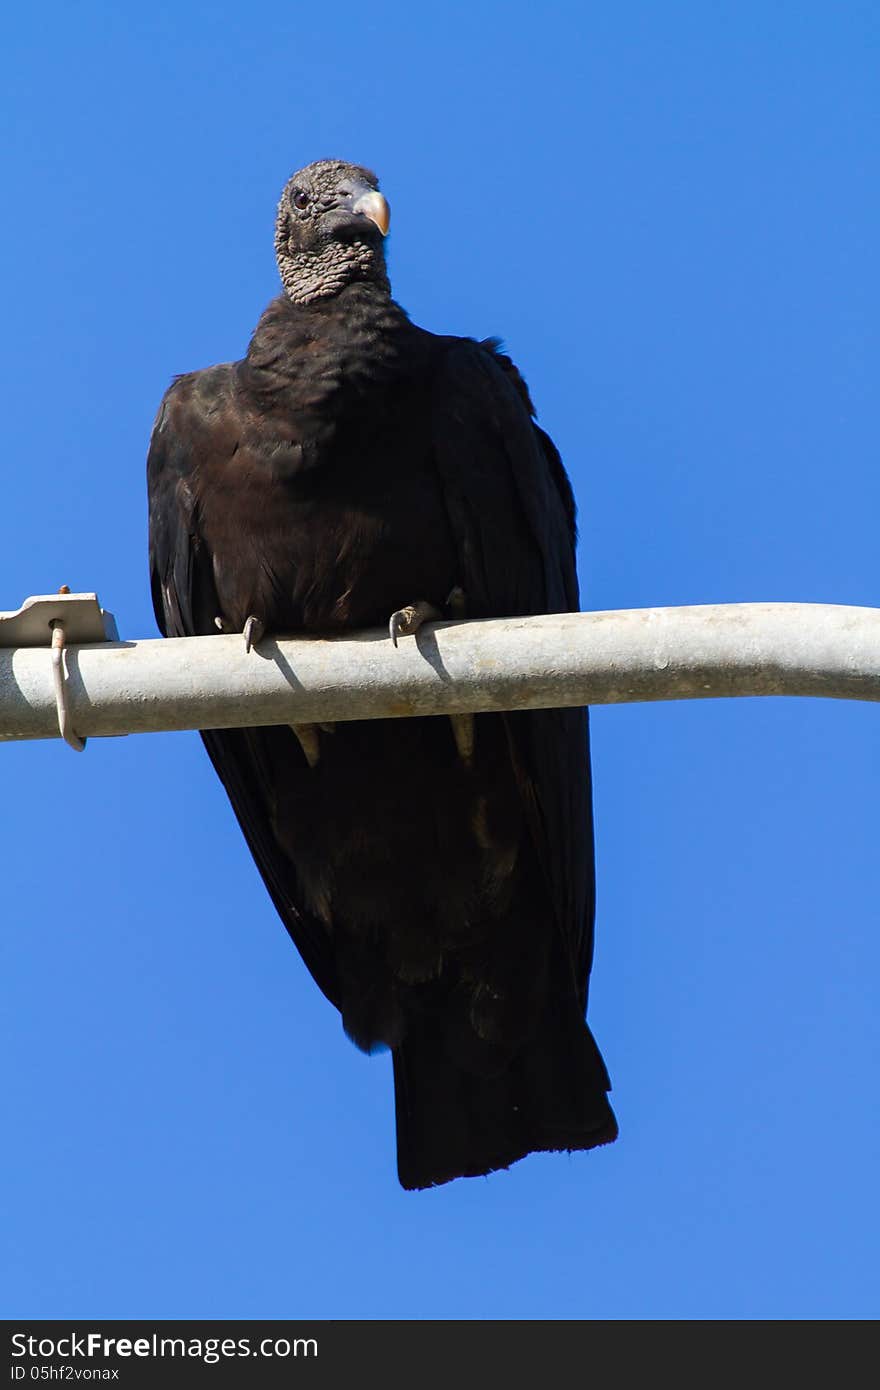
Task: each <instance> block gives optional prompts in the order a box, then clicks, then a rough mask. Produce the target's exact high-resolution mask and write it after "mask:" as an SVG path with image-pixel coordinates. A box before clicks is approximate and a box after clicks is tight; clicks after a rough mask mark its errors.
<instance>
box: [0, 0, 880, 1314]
mask: <svg viewBox="0 0 880 1390" xmlns="http://www.w3.org/2000/svg"><path fill="white" fill-rule="evenodd" d="M4 30H5V32H4V58H3V82H2V84H0V119H2V128H3V130H4V139H3V150H4V153H3V156H2V169H3V174H2V182H3V189H4V195H5V196H4V202H5V206H6V215H5V216H4V218H3V219H2V220H0V286H2V290H0V293H2V304H3V319H4V332H3V334H2V340H0V354H2V370H0V383H2V397H3V422H4V465H5V467H4V485H3V507H2V512H0V581H2V582H0V608H16V607H17V606H18V604H19V602H20V601H21V600H22V599H23V598H24V597H25V596H26V595H28V594H33V593H41V592H49V591H51V590H53V589H56V588H57V587H58V585H60V584H62V583H67V584H69V585H70V586H71V588H73V589H74V590H92V589H94V590H97V591H98V593H99V595H100V598H101V600H102V602H103V603H104V605H105V606H106V607H108V608H110V609H112V610H113V611H114V612H115V614H116V616H117V620H118V623H119V629H120V633H121V635H123V636H124V637H128V638H136V637H148V636H153V635H155V628H154V624H153V619H152V614H151V610H150V606H149V590H148V582H147V570H146V513H145V487H144V457H145V452H146V446H147V440H148V436H149V431H150V426H151V423H152V419H153V415H154V413H155V410H156V406H157V404H158V401H159V398H160V397H161V395H162V392H163V390H164V389H165V386H166V385H167V383H168V381H169V379H170V377H171V375H172V374H174V373H176V372H180V371H185V370H189V369H192V368H195V367H199V366H204V365H208V364H209V363H211V362H215V361H222V360H226V359H229V358H232V357H235V356H238V355H240V354H241V352H242V351H243V349H244V347H245V345H246V343H247V339H248V335H249V333H250V331H251V329H252V327H253V325H254V323H255V321H256V319H257V317H258V315H259V313H260V311H261V309H262V307H263V305H264V304H265V303H266V301H267V300H268V299H269V298H270V297H271V296H272V295H273V294H274V293H275V291H276V275H275V269H274V264H273V258H272V225H273V218H274V209H275V203H276V199H277V196H278V193H279V191H280V189H281V187H282V185H283V184H284V182H285V180H286V178H287V176H288V175H289V173H290V172H291V171H292V170H293V169H294V168H296V167H298V166H300V165H302V164H304V163H307V162H309V161H310V160H312V159H315V158H319V157H323V156H327V155H332V156H339V157H343V158H347V159H351V160H354V161H357V162H360V163H364V164H367V165H370V166H371V167H373V168H375V169H376V170H377V171H378V172H379V174H380V177H381V180H382V184H383V188H384V189H385V191H386V193H387V195H388V197H389V199H390V201H391V204H392V210H393V223H392V236H391V243H390V258H391V271H392V281H393V285H394V290H395V293H396V296H397V298H398V299H399V300H400V301H401V303H403V304H404V306H405V307H406V308H407V309H408V310H409V311H410V313H411V314H412V316H413V317H414V318H415V319H416V321H417V322H419V323H421V324H423V325H424V326H425V327H428V328H431V329H434V330H436V331H440V332H460V333H465V334H474V335H476V336H485V335H487V334H491V333H495V334H499V335H501V336H502V337H503V338H504V340H505V341H506V343H507V345H508V348H509V350H510V351H511V352H512V354H513V356H514V358H515V359H516V361H517V362H518V363H519V365H520V367H521V368H522V370H523V372H524V374H525V376H526V378H527V379H528V381H529V384H530V386H531V388H532V392H533V395H534V397H535V399H536V402H537V404H538V408H539V412H540V417H541V421H542V423H543V424H544V426H545V427H546V428H547V429H548V430H549V431H550V432H551V433H552V434H553V436H554V438H555V439H556V441H557V443H558V445H559V447H560V449H561V451H562V454H563V456H564V458H565V460H566V462H567V465H568V467H569V470H570V472H571V475H572V478H573V481H574V484H575V487H576V491H577V494H578V498H579V503H580V517H581V538H582V539H581V552H580V566H581V575H582V582H583V591H584V606H586V607H593V608H618V607H621V608H622V607H635V606H649V605H654V604H685V603H704V602H725V601H730V602H733V601H746V600H762V599H763V600H817V601H826V602H834V603H852V604H871V605H874V604H877V603H878V601H880V557H878V553H877V540H876V537H877V515H878V507H880V484H878V468H877V465H878V461H880V458H878V456H880V449H878V424H877V407H876V381H877V367H878V346H880V344H878V323H880V302H878V300H880V294H878V288H880V276H878V268H877V247H878V245H880V194H878V174H880V169H878V163H880V161H878V146H877V138H876V136H877V129H878V123H880V110H878V108H880V83H878V80H877V73H878V59H880V16H878V11H877V8H876V6H875V5H873V4H868V3H864V4H859V3H849V2H848V0H844V3H841V4H836V5H828V4H819V3H811V0H800V2H799V3H788V2H787V0H777V3H774V4H772V5H768V4H766V3H765V0H741V3H736V4H734V3H723V2H722V3H718V4H713V5H704V4H698V3H696V0H690V3H681V0H678V2H676V0H667V2H666V3H664V4H662V5H660V4H648V3H636V2H635V0H634V2H633V3H624V4H618V5H611V4H609V3H605V4H601V5H600V4H596V3H593V0H586V3H583V4H577V5H575V4H571V5H563V4H553V3H550V4H548V5H546V6H544V7H541V8H540V10H539V9H536V8H535V7H534V6H525V5H517V4H513V5H511V4H504V5H502V4H495V3H485V4H469V5H459V4H456V3H452V4H448V5H446V6H444V7H443V8H442V10H440V9H438V10H436V11H435V12H432V13H430V14H429V13H427V12H425V10H424V8H423V7H421V6H412V5H404V4H402V3H391V4H381V3H377V4H373V5H369V6H366V5H356V4H353V3H351V0H338V3H337V4H335V5H334V6H332V7H327V6H324V7H315V6H305V5H298V4H290V5H287V6H284V7H282V6H280V5H275V4H267V3H263V0H253V3H251V4H249V5H247V6H240V5H235V6H233V5H230V4H227V3H217V4H211V5H207V4H205V5H200V4H194V3H188V2H187V0H178V3H175V4H173V5H172V4H163V3H158V4H153V5H151V6H150V7H149V11H148V12H147V11H146V10H138V11H135V9H134V8H133V7H128V6H119V5H110V4H106V5H102V4H97V3H67V4H64V5H60V4H58V3H57V2H56V0H50V3H48V4H47V5H44V6H42V7H40V8H39V9H38V10H32V11H30V12H28V13H25V12H24V11H23V10H21V9H19V10H18V11H17V12H16V13H15V15H14V16H13V15H11V16H9V17H7V19H6V22H5V25H4ZM593 728H594V769H595V780H596V817H597V829H598V870H599V917H598V946H597V954H596V964H595V969H594V976H593V981H594V983H593V987H592V995H591V1015H590V1017H591V1023H592V1025H593V1029H594V1032H595V1034H596V1036H597V1038H598V1040H599V1042H600V1045H601V1046H602V1049H603V1052H604V1054H605V1056H606V1059H607V1061H608V1065H609V1068H610V1070H611V1074H612V1079H613V1082H614V1096H613V1099H614V1104H615V1108H616V1111H617V1114H618V1118H619V1121H620V1125H621V1138H620V1139H619V1141H618V1143H617V1144H616V1145H614V1146H612V1147H611V1148H608V1149H605V1150H602V1151H600V1152H596V1153H592V1154H587V1155H576V1156H573V1157H571V1158H569V1157H566V1156H560V1157H554V1156H539V1157H532V1158H529V1159H527V1160H525V1161H524V1162H523V1163H520V1164H518V1165H517V1166H516V1167H515V1168H514V1169H512V1170H511V1171H510V1172H509V1173H507V1174H504V1173H502V1174H498V1175H496V1176H494V1177H492V1178H491V1179H487V1180H482V1179H481V1180H471V1181H466V1182H458V1183H455V1184H452V1185H451V1186H448V1187H445V1188H442V1189H438V1190H436V1191H433V1192H428V1193H423V1194H405V1193H403V1192H402V1191H401V1190H400V1189H399V1187H398V1186H397V1181H396V1177H395V1171H394V1134H393V1106H392V1088H391V1074H390V1061H389V1059H388V1057H387V1056H385V1057H378V1058H375V1059H372V1060H368V1059H366V1058H364V1057H363V1056H361V1055H360V1054H359V1053H358V1052H356V1050H355V1049H354V1048H353V1047H352V1046H351V1044H350V1043H348V1041H347V1040H346V1038H345V1036H344V1035H343V1033H342V1030H341V1027H340V1024H339V1020H338V1017H337V1015H336V1014H335V1012H334V1011H333V1010H332V1009H331V1008H330V1006H329V1005H328V1004H327V1003H326V1001H325V1000H324V999H323V998H322V997H321V996H320V994H319V993H318V991H317V989H316V988H315V986H314V985H313V983H312V981H311V980H310V978H309V977H308V975H307V973H306V971H305V969H304V967H303V966H302V965H301V963H300V961H299V959H298V957H297V955H296V953H295V951H294V949H293V947H292V946H291V945H290V943H289V941H288V939H287V937H286V934H285V933H284V931H283V929H282V927H281V925H280V923H279V922H278V921H277V919H276V917H275V916H274V913H273V910H272V907H271V905H270V903H269V900H268V897H267V896H266V894H265V892H264V890H263V888H262V885H261V883H260V880H259V878H258V875H257V873H256V870H255V869H254V867H253V865H252V863H251V861H250V858H249V856H248V853H247V850H246V848H245V846H244V843H243V841H242V839H241V837H240V835H239V832H238V830H237V827H236V825H235V823H234V820H233V817H232V813H231V811H230V810H229V808H228V806H227V804H226V801H225V797H224V795H223V792H222V789H221V788H220V786H219V783H218V782H217V781H216V779H215V777H214V774H213V772H212V771H211V768H210V767H209V765H208V762H207V758H206V757H205V755H204V753H203V751H202V748H201V745H200V743H199V740H198V737H197V735H195V734H179V735H162V736H151V737H131V738H127V739H118V740H106V741H101V740H92V741H91V742H90V744H89V747H88V749H87V750H86V752H85V753H84V754H82V755H76V754H73V753H72V752H70V750H68V749H67V748H66V747H64V746H63V745H61V744H58V743H46V744H38V743H32V744H19V745H9V746H6V747H3V748H2V749H0V761H2V764H3V770H4V777H3V787H4V804H5V808H6V813H5V815H4V817H3V857H2V863H3V870H2V874H3V903H4V911H3V919H4V921H3V928H4V929H3V933H2V954H3V962H2V974H0V978H2V994H3V1010H2V1040H0V1057H2V1070H3V1077H2V1090H3V1095H4V1108H5V1110H6V1114H7V1128H6V1137H5V1140H4V1143H3V1146H2V1152H0V1191H2V1192H3V1206H4V1215H3V1227H4V1232H5V1234H6V1236H7V1237H8V1239H7V1242H6V1244H7V1254H6V1257H5V1259H4V1262H3V1267H2V1272H0V1311H2V1313H3V1315H4V1316H6V1317H43V1318H51V1317H78V1318H85V1317H89V1318H93V1317H106V1318H109V1317H117V1318H124V1317H143V1318H150V1317H173V1318H183V1317H209V1318H247V1317H287V1316H290V1317H322V1318H352V1317H355V1318H357V1317H362V1318H408V1319H409V1318H441V1319H447V1318H566V1319H568V1318H588V1319H605V1318H613V1319H620V1318H700V1319H702V1318H735V1319H739V1318H858V1317H871V1316H876V1314H877V1312H878V1298H877V1287H876V1269H877V1236H878V1212H877V1204H876V1171H877V1150H878V1134H880V1130H878V1104H877V1065H876V1059H877V1056H878V1049H877V1043H878V1039H877V1015H876V1006H875V995H876V990H875V987H874V981H875V980H876V978H877V974H878V969H880V933H878V921H877V918H878V911H877V904H878V898H880V864H878V854H877V778H878V754H880V725H878V715H877V711H876V709H874V708H873V707H870V706H867V705H865V706H858V705H855V704H844V703H836V702H834V703H833V702H830V701H829V702H822V701H793V700H789V701H776V702H771V701H757V700H739V701H718V702H688V703H685V704H679V705H655V706H630V707H625V708H616V709H602V710H598V711H596V713H595V715H594V723H593Z"/></svg>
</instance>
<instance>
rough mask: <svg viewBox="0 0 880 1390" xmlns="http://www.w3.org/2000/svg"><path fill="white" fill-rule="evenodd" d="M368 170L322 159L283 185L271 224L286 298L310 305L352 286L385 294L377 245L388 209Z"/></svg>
mask: <svg viewBox="0 0 880 1390" xmlns="http://www.w3.org/2000/svg"><path fill="white" fill-rule="evenodd" d="M377 183H378V180H377V178H376V175H375V174H372V173H370V170H369V169H361V168H360V167H359V166H358V165H357V164H345V163H344V162H343V161H342V160H339V159H322V160H319V162H318V163H317V164H309V165H307V166H306V168H305V169H300V170H299V172H298V173H296V174H294V175H293V177H292V178H290V179H288V181H287V183H286V184H285V187H284V192H283V193H282V195H281V202H280V203H279V204H278V216H277V218H276V220H275V255H276V258H277V260H278V269H279V271H280V272H281V280H282V283H283V285H284V288H285V290H286V292H287V295H288V297H289V298H290V299H292V300H293V302H294V303H295V304H311V303H312V302H314V301H315V300H318V299H326V298H327V297H328V296H330V295H334V294H338V293H339V291H340V290H341V289H342V288H343V287H344V286H345V285H348V284H350V283H351V282H352V281H353V280H372V281H373V282H374V283H376V284H378V285H381V286H382V287H383V288H386V289H387V288H388V277H387V274H386V271H385V252H384V250H383V246H382V239H383V237H384V236H385V235H386V233H387V231H388V222H389V217H390V213H389V208H388V204H387V203H386V201H385V199H384V198H383V197H382V194H381V193H380V192H379V189H378V187H377Z"/></svg>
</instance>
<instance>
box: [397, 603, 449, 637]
mask: <svg viewBox="0 0 880 1390" xmlns="http://www.w3.org/2000/svg"><path fill="white" fill-rule="evenodd" d="M439 617H440V614H439V613H438V612H437V609H436V608H435V607H434V605H433V603H425V602H421V603H409V604H407V606H406V608H398V609H397V611H396V612H395V613H392V614H391V617H390V619H389V620H388V636H389V637H390V638H391V641H392V642H393V643H394V645H395V647H396V646H397V639H398V637H412V636H413V634H414V633H416V632H418V630H419V628H420V627H421V625H422V623H426V622H429V621H430V620H431V619H433V618H439Z"/></svg>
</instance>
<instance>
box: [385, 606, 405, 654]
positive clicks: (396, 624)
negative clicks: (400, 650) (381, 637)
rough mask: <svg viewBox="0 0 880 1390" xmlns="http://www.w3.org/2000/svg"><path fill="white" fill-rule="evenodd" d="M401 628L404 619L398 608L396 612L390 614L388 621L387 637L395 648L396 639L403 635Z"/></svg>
mask: <svg viewBox="0 0 880 1390" xmlns="http://www.w3.org/2000/svg"><path fill="white" fill-rule="evenodd" d="M403 628H404V617H403V613H402V611H401V610H400V609H399V608H398V610H397V612H396V613H392V614H391V617H390V618H389V619H388V636H389V637H390V638H391V640H392V642H393V643H394V645H395V647H396V646H397V639H398V637H400V636H401V635H402V634H403Z"/></svg>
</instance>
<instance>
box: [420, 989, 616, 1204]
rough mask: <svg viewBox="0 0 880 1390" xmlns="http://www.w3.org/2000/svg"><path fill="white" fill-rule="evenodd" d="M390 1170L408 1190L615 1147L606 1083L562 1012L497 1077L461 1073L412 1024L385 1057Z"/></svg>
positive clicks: (433, 1035)
mask: <svg viewBox="0 0 880 1390" xmlns="http://www.w3.org/2000/svg"><path fill="white" fill-rule="evenodd" d="M393 1057H394V1093H395V1102H396V1108H397V1169H398V1175H399V1177H400V1182H401V1185H402V1186H403V1187H405V1188H408V1189H413V1188H423V1187H432V1186H434V1185H435V1184H439V1183H444V1182H450V1181H451V1180H452V1179H453V1178H460V1177H478V1176H481V1175H483V1174H486V1173H491V1172H493V1171H494V1170H496V1169H498V1168H507V1167H509V1165H510V1164H511V1163H515V1162H516V1161H517V1159H520V1158H524V1157H525V1156H526V1155H527V1154H530V1153H537V1152H543V1151H556V1152H558V1151H560V1150H563V1151H564V1150H568V1151H571V1150H576V1149H592V1148H596V1147H597V1146H598V1145H600V1144H610V1143H611V1142H612V1141H613V1140H614V1139H615V1138H616V1137H617V1122H616V1120H615V1118H614V1112H613V1111H612V1109H611V1106H610V1105H609V1103H608V1098H607V1094H606V1093H607V1091H608V1090H609V1088H610V1083H609V1081H608V1074H607V1072H606V1070H605V1065H604V1063H603V1061H602V1058H601V1056H600V1053H599V1049H598V1048H597V1046H596V1044H595V1042H594V1041H593V1037H592V1034H591V1033H590V1031H589V1029H588V1028H587V1026H586V1024H585V1023H584V1022H583V1020H582V1019H581V1017H580V1013H579V1010H578V1008H577V1006H576V1004H575V1003H574V1001H572V1003H571V1007H570V1008H568V1009H562V1010H560V1011H558V1012H555V1013H551V1012H550V1011H548V1013H547V1015H545V1017H544V1019H543V1020H542V1027H541V1028H540V1029H539V1030H538V1031H537V1033H536V1034H535V1036H533V1038H532V1039H530V1040H529V1041H528V1042H527V1043H526V1044H525V1046H524V1047H523V1048H522V1050H521V1051H519V1052H518V1053H517V1054H516V1055H515V1056H514V1058H513V1059H512V1060H511V1061H510V1063H509V1065H508V1066H507V1067H506V1068H505V1069H504V1070H503V1071H501V1072H500V1073H499V1074H497V1075H494V1076H492V1075H489V1076H487V1075H485V1074H475V1073H474V1072H471V1071H466V1070H464V1069H463V1068H462V1066H461V1065H460V1063H457V1062H456V1061H455V1060H454V1059H453V1058H452V1057H450V1055H449V1051H448V1048H447V1043H446V1039H445V1037H444V1034H443V1031H442V1028H441V1026H440V1025H439V1024H438V1023H437V1022H436V1021H435V1020H434V1019H432V1018H422V1019H419V1020H418V1022H414V1026H412V1027H411V1028H410V1031H409V1032H408V1034H407V1037H406V1039H405V1041H404V1042H403V1043H402V1044H401V1045H400V1046H399V1047H397V1048H395V1049H394V1052H393Z"/></svg>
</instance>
